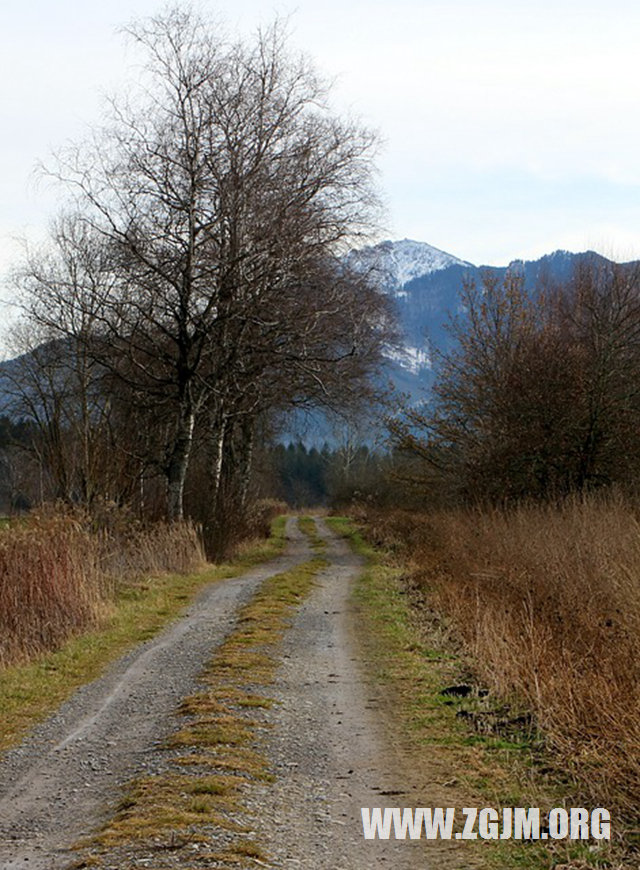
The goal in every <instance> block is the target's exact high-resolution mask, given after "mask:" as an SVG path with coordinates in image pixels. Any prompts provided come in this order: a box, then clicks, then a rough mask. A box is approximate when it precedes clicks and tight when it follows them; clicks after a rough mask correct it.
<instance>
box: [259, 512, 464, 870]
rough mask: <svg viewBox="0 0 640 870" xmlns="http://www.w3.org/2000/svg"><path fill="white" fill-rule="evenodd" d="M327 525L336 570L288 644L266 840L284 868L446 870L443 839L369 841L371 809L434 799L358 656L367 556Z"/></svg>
mask: <svg viewBox="0 0 640 870" xmlns="http://www.w3.org/2000/svg"><path fill="white" fill-rule="evenodd" d="M317 525H318V529H319V531H320V534H321V535H322V536H323V537H324V539H325V540H326V542H327V545H328V549H327V558H328V560H329V562H330V567H329V568H327V569H326V570H324V571H323V572H322V573H321V574H320V576H319V577H318V578H317V585H316V587H315V589H314V591H313V592H312V594H311V595H310V596H309V598H308V599H307V600H306V602H305V603H304V604H303V605H302V607H301V608H300V610H299V611H298V614H297V617H296V619H295V622H294V624H293V625H292V627H291V629H290V630H289V632H288V633H287V638H286V641H285V646H284V656H283V664H282V667H281V669H280V673H279V677H278V680H277V683H276V686H275V690H274V692H273V694H274V697H275V698H276V699H277V700H278V702H279V703H278V705H277V706H276V707H275V708H274V709H273V711H272V723H273V726H274V727H273V728H272V729H270V736H269V737H268V738H267V747H268V748H267V754H268V755H269V756H270V757H271V758H272V759H273V761H274V766H275V772H276V774H277V776H278V779H277V781H276V783H275V784H274V785H272V786H270V787H269V788H268V789H266V790H265V793H264V795H262V796H261V799H260V802H259V814H260V817H261V820H262V830H263V840H264V843H265V845H266V847H267V851H268V852H269V853H270V855H271V856H272V857H273V859H274V864H275V866H276V867H278V868H283V870H284V868H305V870H372V868H375V867H380V868H393V870H430V868H432V867H433V868H438V870H440V868H444V867H448V866H450V865H449V864H448V863H447V862H446V861H443V860H442V855H441V853H440V849H439V848H438V845H437V844H436V843H429V844H428V847H429V848H428V847H427V844H426V842H425V841H424V840H422V841H415V842H412V841H410V840H406V841H402V840H400V841H395V840H389V841H378V840H376V841H370V840H369V841H365V840H364V838H363V833H362V820H361V807H393V806H400V807H415V806H424V805H425V804H424V801H425V800H427V799H428V797H429V796H428V795H426V794H425V789H424V786H425V783H424V780H423V777H422V772H417V771H416V767H415V763H412V762H411V760H410V759H407V758H406V757H405V756H404V754H403V751H402V750H401V749H400V747H396V746H395V745H394V740H393V732H392V728H391V727H390V726H392V723H390V722H389V719H388V716H387V713H386V712H385V713H383V712H382V710H383V708H385V707H386V706H387V705H386V704H385V699H384V698H383V697H382V695H381V692H382V690H381V688H380V687H376V686H375V685H374V684H373V683H372V682H370V681H369V680H368V679H367V675H366V672H365V671H364V665H363V663H361V662H360V661H359V658H358V656H357V654H356V650H357V645H356V643H355V636H354V635H355V631H356V626H355V624H354V620H355V616H356V614H355V610H354V605H353V602H352V600H351V596H350V592H351V584H352V582H353V580H354V579H355V577H356V576H357V575H358V573H359V572H360V571H361V570H362V562H361V560H360V559H359V558H358V556H356V555H355V554H354V553H353V552H352V551H351V550H350V548H349V547H348V546H347V544H346V543H345V542H344V541H342V540H341V539H339V538H337V537H336V536H335V535H333V534H332V533H331V532H330V531H329V529H328V528H327V527H326V525H325V524H324V523H322V522H318V524H317ZM427 805H429V804H427ZM256 809H257V808H256ZM432 862H433V863H432ZM456 866H457V865H456Z"/></svg>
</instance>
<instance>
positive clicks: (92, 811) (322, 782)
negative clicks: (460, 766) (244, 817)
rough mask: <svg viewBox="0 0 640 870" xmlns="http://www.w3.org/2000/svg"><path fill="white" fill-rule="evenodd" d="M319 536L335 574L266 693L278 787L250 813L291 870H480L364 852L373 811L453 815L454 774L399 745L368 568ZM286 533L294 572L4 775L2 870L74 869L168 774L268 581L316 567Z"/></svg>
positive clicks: (244, 596) (58, 728) (443, 857)
mask: <svg viewBox="0 0 640 870" xmlns="http://www.w3.org/2000/svg"><path fill="white" fill-rule="evenodd" d="M317 527H318V530H319V532H320V534H321V535H322V537H323V538H324V539H325V540H326V543H327V554H326V558H327V560H328V562H329V566H328V567H327V568H326V569H324V570H323V571H322V572H321V574H320V575H319V576H318V577H317V582H316V584H315V586H314V588H313V590H312V592H311V594H310V595H309V597H308V598H307V599H306V601H305V602H304V603H303V605H302V606H301V607H300V609H299V610H298V612H297V614H296V616H295V618H294V622H293V624H292V626H291V628H290V629H289V630H288V632H287V634H286V637H285V641H284V645H283V648H282V665H281V667H280V669H279V671H278V674H277V678H276V682H275V684H273V685H271V686H270V687H267V688H266V690H265V691H266V692H267V693H269V694H271V695H272V696H273V697H274V698H275V699H276V701H277V702H278V703H277V704H275V705H274V706H273V707H272V708H271V709H270V710H269V711H268V712H267V713H265V716H266V719H267V722H268V726H269V727H267V728H265V729H264V732H263V733H264V737H263V738H262V739H263V741H264V745H263V746H261V747H260V751H261V752H264V753H265V754H266V755H267V757H268V758H269V759H270V761H271V764H272V768H273V771H274V773H275V774H276V776H277V778H276V780H275V782H274V783H270V784H262V785H260V784H254V785H253V786H252V787H251V788H250V789H249V791H248V793H247V795H246V796H244V797H243V803H244V804H245V806H246V807H247V809H248V811H249V813H250V815H251V817H252V819H253V823H252V824H253V827H254V831H255V834H256V835H257V836H256V839H257V840H258V841H259V842H260V845H261V847H262V846H263V847H264V850H265V852H266V853H267V854H268V855H269V856H270V858H271V860H272V861H273V866H275V867H276V868H282V870H287V868H304V870H371V868H375V867H380V868H393V870H431V868H433V870H436V868H437V870H448V868H460V867H464V868H465V870H467V868H470V867H472V866H473V865H472V864H471V863H469V862H467V861H462V862H459V861H457V860H456V859H455V853H456V852H457V850H456V849H455V848H454V850H453V852H452V850H451V847H452V846H455V844H453V843H449V844H447V843H440V842H438V841H431V842H426V841H424V840H420V841H416V842H412V841H410V840H406V841H395V840H389V841H386V842H385V841H365V840H364V838H363V834H362V822H361V812H360V810H361V807H377V806H381V807H385V806H387V807H389V806H391V807H393V806H400V807H416V806H442V805H444V806H446V805H447V804H446V803H443V802H444V801H445V800H446V798H445V795H444V794H443V793H442V791H441V790H440V789H439V786H438V784H437V781H438V778H439V774H440V773H441V771H437V770H436V771H435V774H434V770H433V769H432V770H431V774H432V779H431V781H430V780H429V769H428V765H427V767H425V765H424V764H423V763H422V760H421V759H416V758H415V757H414V758H411V757H407V755H406V752H404V751H403V750H402V749H401V748H400V746H399V745H396V743H397V741H396V740H395V739H394V735H393V730H392V726H393V721H392V717H391V718H390V716H389V709H388V708H389V704H388V702H387V699H386V698H385V697H384V694H383V692H384V690H383V688H381V687H380V686H377V687H376V686H374V685H373V683H371V682H370V681H369V680H368V679H367V674H366V665H365V664H363V663H362V662H361V660H360V656H359V655H358V652H357V651H358V644H357V643H356V640H355V638H356V634H357V626H356V618H357V613H356V609H355V606H354V603H353V600H352V598H351V596H350V591H351V585H352V581H353V580H354V578H355V577H356V576H357V574H358V572H359V571H360V570H361V568H362V565H361V561H360V559H359V558H358V557H357V556H356V555H354V554H353V553H352V552H351V550H350V549H349V547H348V546H347V545H346V544H345V543H344V542H343V541H342V540H341V539H339V538H337V537H336V536H335V535H334V534H333V533H332V532H331V531H330V530H329V529H328V528H327V526H326V525H325V524H324V523H323V522H322V521H317ZM287 532H288V536H289V539H290V540H289V545H288V549H287V552H286V553H285V555H284V556H282V557H281V558H280V559H278V560H275V561H274V562H271V563H269V564H266V565H264V566H262V567H260V568H258V569H256V570H253V571H251V572H250V573H247V574H245V575H244V576H242V577H239V578H236V579H232V580H228V581H224V582H221V583H216V584H213V585H212V586H211V587H209V588H208V589H207V590H205V591H204V592H203V593H202V594H201V595H200V597H199V599H198V600H197V601H196V602H195V603H194V604H193V605H192V606H191V607H190V608H189V610H188V612H187V613H185V615H184V616H183V617H182V618H181V619H180V620H179V621H177V622H176V623H174V624H173V625H172V626H170V627H169V628H168V629H167V630H166V631H165V632H163V633H162V634H161V635H159V636H158V637H157V638H155V639H154V640H153V641H151V642H149V643H146V644H144V645H142V646H141V647H139V648H137V649H136V650H135V651H133V652H132V653H131V654H129V655H127V656H126V657H125V658H123V659H122V660H120V661H119V662H118V663H117V664H116V665H114V666H113V667H112V668H111V669H110V670H109V671H108V673H106V674H105V676H104V677H102V678H101V679H100V680H97V681H96V682H94V683H92V684H91V685H89V686H86V687H85V688H83V689H82V690H80V691H79V692H78V693H76V695H74V697H73V698H71V700H70V701H69V702H68V703H66V704H65V705H64V706H63V707H62V708H61V709H60V711H59V712H58V713H57V714H56V715H55V716H54V717H52V718H51V719H50V720H49V721H48V722H46V723H45V724H44V725H43V726H41V727H39V728H38V729H37V731H36V732H35V733H34V734H33V736H32V737H30V738H29V739H28V740H26V741H25V742H24V743H23V744H22V745H21V746H20V747H18V748H17V749H15V750H14V751H12V752H11V753H10V754H9V755H8V757H7V758H6V759H5V760H4V761H3V762H2V764H0V870H15V868H18V867H20V868H25V867H27V868H30V870H61V868H65V867H67V866H68V865H69V862H70V860H71V856H70V854H69V851H68V850H69V846H70V845H71V844H72V843H74V842H75V841H77V839H78V837H80V836H82V835H83V834H87V833H90V832H91V831H92V830H93V829H95V827H96V826H97V825H98V824H99V823H100V822H101V820H103V819H104V818H106V817H107V815H108V814H109V812H110V809H112V807H113V805H114V803H115V801H116V800H117V797H118V794H119V787H120V786H121V785H122V784H123V783H124V782H126V781H127V780H129V779H131V778H132V777H134V776H139V775H140V774H144V773H153V772H155V771H156V770H158V769H159V768H161V766H162V764H163V763H164V762H163V759H162V756H163V753H162V750H161V748H160V747H161V745H162V743H163V741H164V739H165V738H166V737H167V736H168V734H169V733H170V732H171V730H172V728H175V721H176V720H175V718H174V716H173V711H175V709H176V707H177V705H178V703H179V701H180V699H181V698H183V697H184V696H186V695H188V694H190V693H191V692H192V691H194V689H195V688H196V687H197V685H198V674H199V673H200V672H201V671H202V670H203V668H204V666H205V664H206V662H207V660H208V659H209V658H210V656H211V653H212V650H213V649H214V648H215V647H216V645H217V644H219V643H220V642H221V641H222V639H223V638H224V637H225V636H226V634H228V632H229V631H230V630H231V629H232V628H233V625H234V614H235V613H236V612H237V610H238V608H239V607H240V606H241V605H242V604H243V603H244V602H245V601H247V600H248V599H249V598H250V596H251V594H252V592H253V591H254V590H255V589H256V588H257V586H258V585H259V584H260V583H261V581H262V580H264V579H265V578H266V577H268V576H270V575H273V574H274V573H277V572H280V571H283V570H286V569H287V568H289V567H292V566H293V565H295V564H297V563H300V562H301V561H303V560H304V559H307V558H309V549H308V545H307V543H306V539H304V538H303V536H302V535H301V533H300V531H299V529H298V526H297V523H296V522H295V521H293V520H292V521H289V523H288V526H287ZM458 855H459V853H458ZM118 866H120V865H118ZM136 866H137V865H136ZM163 866H164V865H163ZM176 866H178V865H176ZM198 866H200V865H198ZM212 866H215V865H212Z"/></svg>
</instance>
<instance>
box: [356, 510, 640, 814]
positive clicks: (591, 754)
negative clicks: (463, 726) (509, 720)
mask: <svg viewBox="0 0 640 870" xmlns="http://www.w3.org/2000/svg"><path fill="white" fill-rule="evenodd" d="M369 521H370V522H371V524H372V525H371V529H372V533H373V535H374V537H375V538H377V539H378V541H380V542H383V543H385V544H386V545H387V546H392V547H400V548H401V549H402V550H403V552H404V553H405V555H406V556H407V557H408V558H410V559H411V561H412V563H413V565H414V568H415V576H416V578H417V580H418V585H419V587H420V589H421V590H422V591H423V593H424V592H425V591H426V593H427V596H428V602H429V604H430V605H432V606H435V607H436V608H437V609H438V610H440V611H441V612H443V613H445V614H446V615H447V617H448V619H449V620H450V624H451V626H452V628H453V629H454V630H455V634H456V636H457V637H458V638H459V639H460V640H461V641H462V643H463V645H464V649H465V650H466V653H467V655H468V660H469V663H470V666H471V667H472V669H473V670H474V671H475V673H476V674H477V676H478V677H479V678H480V680H481V681H482V682H483V683H484V684H485V685H487V686H488V687H489V688H490V689H491V690H492V693H493V694H494V695H495V696H498V697H499V698H502V699H504V700H506V701H510V702H513V701H514V700H515V701H516V703H518V704H520V705H524V706H525V707H526V708H527V709H529V710H530V711H531V712H532V713H533V714H534V717H535V722H536V723H537V726H538V728H539V729H540V731H541V733H542V734H543V735H544V737H545V739H546V741H547V743H548V745H549V746H551V747H552V748H553V749H554V750H555V752H556V753H558V755H559V757H560V758H561V759H562V762H563V767H564V769H565V770H566V771H567V772H569V773H570V774H571V775H572V776H573V778H574V780H575V782H576V783H577V784H578V788H579V794H580V795H581V796H582V798H583V799H584V800H588V801H591V802H592V805H594V806H597V805H599V806H610V807H613V808H616V809H617V810H618V811H620V812H622V814H623V815H625V816H626V817H627V818H628V819H630V820H631V819H633V818H634V817H635V815H636V814H637V807H638V804H639V799H640V717H639V716H638V713H639V710H640V679H639V678H640V522H639V521H638V517H637V513H636V511H635V510H634V508H633V507H632V506H630V505H628V504H626V503H625V502H624V501H622V500H621V499H616V498H610V499H607V500H605V499H596V498H590V499H584V500H576V501H573V502H570V503H567V504H565V505H564V506H563V507H562V508H559V509H558V508H550V507H522V508H520V509H518V510H514V511H511V512H506V513H505V512H499V511H493V512H489V511H483V512H480V511H476V512H473V511H467V512H463V511H458V512H450V513H439V514H434V515H425V516H416V515H409V514H404V513H402V514H401V513H396V514H391V515H389V514H388V515H386V516H378V517H370V518H369Z"/></svg>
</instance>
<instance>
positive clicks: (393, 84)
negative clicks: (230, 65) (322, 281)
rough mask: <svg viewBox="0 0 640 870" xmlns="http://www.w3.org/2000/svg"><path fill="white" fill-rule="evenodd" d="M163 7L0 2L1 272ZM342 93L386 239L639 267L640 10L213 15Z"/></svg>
mask: <svg viewBox="0 0 640 870" xmlns="http://www.w3.org/2000/svg"><path fill="white" fill-rule="evenodd" d="M162 8H163V4H162V3H159V2H155V0H126V2H125V0H108V2H106V3H87V0H22V2H19V0H4V2H3V3H2V6H1V8H0V64H1V65H2V66H1V76H0V96H1V105H2V116H3V124H2V135H1V137H0V153H1V159H0V177H1V179H2V188H1V189H2V196H1V198H0V272H2V271H4V270H5V269H6V268H7V267H8V266H9V265H10V262H11V260H12V258H13V257H14V256H15V253H14V246H13V243H12V241H11V239H12V238H13V237H15V236H20V235H24V234H27V235H34V234H37V233H38V232H42V228H43V227H45V226H46V223H47V219H48V216H50V215H51V214H52V213H53V212H54V211H55V208H56V200H55V195H54V193H53V192H52V191H51V190H50V189H48V188H47V186H46V185H45V186H43V185H42V184H39V185H36V184H34V181H33V169H34V166H35V164H36V163H37V161H38V160H42V161H45V162H46V161H47V159H48V156H49V155H50V153H51V151H52V150H54V149H55V148H56V147H58V146H60V145H62V144H64V143H65V141H67V140H69V139H77V138H79V137H81V136H82V134H83V130H84V129H85V128H86V126H87V125H91V124H93V123H96V122H97V121H99V119H100V113H101V101H102V94H103V93H104V92H105V91H106V92H113V91H114V90H117V89H118V87H119V83H121V82H122V79H123V75H124V73H125V71H126V68H127V64H128V63H130V62H131V60H132V58H131V55H128V54H127V52H126V49H125V43H124V41H123V39H122V37H121V36H119V35H118V34H117V27H118V25H119V24H123V23H127V22H128V21H130V20H131V19H132V18H134V17H140V16H146V15H149V14H153V13H155V12H158V11H160V10H161V9H162ZM199 8H201V9H202V10H204V11H209V12H211V13H212V14H215V15H218V16H219V17H221V18H223V19H226V20H227V22H228V23H229V25H230V26H231V28H237V29H238V30H239V31H240V32H241V33H244V34H250V33H251V32H252V31H254V30H255V28H256V26H257V25H258V24H260V23H268V22H269V21H271V20H272V19H273V17H274V15H275V14H276V13H279V14H288V13H291V14H292V17H291V22H290V30H291V34H292V38H291V42H292V45H293V46H294V47H295V48H296V49H302V50H304V51H305V52H306V53H308V54H309V55H310V56H311V57H313V58H314V60H315V62H316V65H317V67H318V68H319V69H320V70H321V71H322V72H323V73H325V74H327V75H329V76H331V77H335V78H336V84H335V87H334V106H335V107H336V109H337V110H339V111H340V112H350V113H352V114H355V115H357V116H358V117H359V118H360V119H361V120H362V121H364V122H365V123H366V124H368V125H369V126H372V127H374V128H376V129H377V130H378V131H379V132H380V134H381V136H382V138H383V140H384V143H385V145H384V149H383V152H382V154H381V158H380V161H379V166H380V170H381V178H380V182H381V186H382V188H383V191H384V194H385V197H386V200H387V203H388V221H387V227H386V232H385V236H386V237H389V238H411V239H416V240H419V241H425V242H429V243H430V244H432V245H435V246H436V247H438V248H442V249H443V250H446V251H448V252H450V253H452V254H455V255H457V256H459V257H462V258H463V259H465V260H470V261H472V262H474V263H476V264H478V265H480V264H489V265H504V264H506V263H508V262H509V261H510V260H512V259H515V258H534V257H538V256H540V255H542V254H544V253H549V252H551V251H553V250H556V249H558V248H565V249H569V250H573V251H579V250H586V249H588V248H593V249H596V250H600V251H602V252H603V253H605V254H609V255H612V256H613V257H614V258H617V259H629V258H632V257H633V258H635V257H638V258H640V111H639V109H640V75H639V66H640V60H639V59H638V44H640V4H639V3H637V0H635V2H625V0H608V2H606V3H605V2H603V0H597V2H594V0H579V2H578V0H548V2H547V0H526V2H522V3H518V2H517V0H447V2H433V0H385V2H381V0H366V2H365V0H358V2H354V0H298V2H297V3H295V0H293V2H292V3H291V4H288V3H287V2H281V3H277V4H273V5H272V4H271V3H269V2H257V0H218V2H215V3H214V2H208V0H203V2H201V3H200V4H199Z"/></svg>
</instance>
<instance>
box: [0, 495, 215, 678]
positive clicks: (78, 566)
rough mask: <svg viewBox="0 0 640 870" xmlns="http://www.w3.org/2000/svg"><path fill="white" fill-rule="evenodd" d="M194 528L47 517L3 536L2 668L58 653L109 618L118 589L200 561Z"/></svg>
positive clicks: (113, 514) (112, 517)
mask: <svg viewBox="0 0 640 870" xmlns="http://www.w3.org/2000/svg"><path fill="white" fill-rule="evenodd" d="M203 561H204V560H203V555H202V550H201V547H200V544H199V541H198V537H197V535H196V533H195V530H194V529H193V528H192V527H190V526H188V525H186V524H184V525H180V524H175V525H171V526H168V525H165V524H154V525H150V526H143V525H142V524H139V523H136V522H135V521H133V520H132V519H131V518H130V517H128V516H127V515H125V514H123V513H122V512H119V511H116V510H114V509H111V510H110V511H109V512H108V513H106V514H104V515H103V516H101V517H95V516H93V517H88V516H86V515H84V514H81V513H72V512H68V511H43V512H41V513H39V514H34V515H31V516H29V517H28V518H26V519H23V520H20V521H19V522H17V523H15V524H12V525H10V526H8V527H7V528H4V529H3V530H2V531H0V667H3V666H6V665H9V664H13V663H16V662H22V661H27V660H28V659H30V658H33V657H35V656H37V655H39V654H41V653H42V652H46V651H49V650H53V649H56V648H57V647H58V646H60V644H61V643H62V642H63V641H64V640H66V639H67V638H68V637H70V636H72V635H74V634H78V633H79V632H81V631H84V630H86V629H87V628H90V627H91V626H92V625H95V624H97V623H98V622H100V620H102V619H103V618H104V617H105V616H106V614H107V613H108V609H109V605H110V602H111V601H112V600H113V598H114V595H115V592H116V590H117V588H118V586H119V584H123V583H126V582H130V581H131V580H133V579H136V578H139V577H141V576H143V575H154V574H160V573H164V572H176V573H181V572H187V571H190V570H193V569H195V568H196V567H198V566H199V565H200V564H202V563H203Z"/></svg>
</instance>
